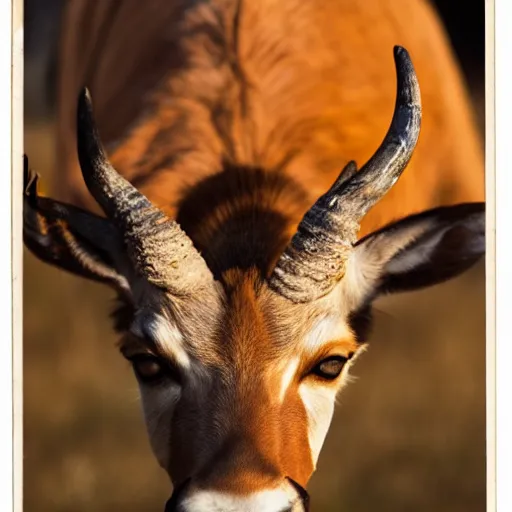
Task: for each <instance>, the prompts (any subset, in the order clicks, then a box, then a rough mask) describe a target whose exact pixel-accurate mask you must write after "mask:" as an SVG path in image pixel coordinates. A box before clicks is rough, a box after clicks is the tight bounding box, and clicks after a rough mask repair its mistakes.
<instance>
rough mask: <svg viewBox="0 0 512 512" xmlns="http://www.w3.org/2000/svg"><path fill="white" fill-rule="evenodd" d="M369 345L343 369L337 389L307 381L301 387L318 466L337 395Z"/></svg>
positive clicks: (310, 437) (311, 443) (313, 455)
mask: <svg viewBox="0 0 512 512" xmlns="http://www.w3.org/2000/svg"><path fill="white" fill-rule="evenodd" d="M366 348H367V345H361V346H360V347H359V348H358V349H357V351H356V352H355V354H354V356H353V357H352V358H351V359H350V360H349V361H347V363H346V364H345V366H344V367H343V370H342V373H341V376H340V381H339V382H340V383H339V385H338V386H337V387H332V386H323V385H322V384H320V383H318V382H311V381H308V380H305V381H304V382H303V383H302V384H301V385H300V387H299V395H300V397H301V399H302V403H303V404H304V407H305V409H306V413H307V415H308V438H309V447H310V449H311V459H312V460H313V464H315V466H316V462H317V460H318V456H319V455H320V450H321V449H322V446H323V444H324V441H325V436H326V435H327V432H328V430H329V426H330V425H331V421H332V416H333V413H334V406H335V403H336V395H337V393H338V392H339V391H340V390H341V388H343V386H344V385H345V384H347V383H348V382H350V380H351V376H350V375H349V370H350V368H351V366H352V365H353V363H354V361H355V360H356V359H357V358H358V357H359V356H360V355H361V354H362V353H363V352H364V351H365V350H366Z"/></svg>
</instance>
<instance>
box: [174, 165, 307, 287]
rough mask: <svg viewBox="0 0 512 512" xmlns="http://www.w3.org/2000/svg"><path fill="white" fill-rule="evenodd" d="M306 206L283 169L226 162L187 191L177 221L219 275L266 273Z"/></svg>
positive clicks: (304, 200)
mask: <svg viewBox="0 0 512 512" xmlns="http://www.w3.org/2000/svg"><path fill="white" fill-rule="evenodd" d="M308 204H309V201H308V198H307V195H306V193H305V192H304V190H303V189H302V188H301V187H300V185H299V184H298V183H296V182H294V181H293V180H291V179H290V178H289V177H288V176H286V175H285V174H284V173H280V172H269V171H263V170H261V169H258V168H251V167H236V166H226V167H225V168H224V170H223V171H222V172H220V173H218V174H214V175H212V176H209V177H208V178H206V179H204V180H202V181H200V182H199V183H197V184H196V185H194V186H193V187H192V188H190V189H189V190H188V191H187V192H186V193H185V194H184V195H183V199H182V200H181V201H180V204H179V206H178V210H177V221H178V222H179V224H180V225H181V226H182V228H183V229H184V230H185V231H186V232H187V234H188V235H189V236H190V237H191V238H192V240H193V241H194V243H195V245H196V246H197V247H198V249H199V250H200V251H201V252H202V254H203V257H204V258H205V260H206V262H207V263H208V265H209V267H210V269H211V270H212V272H213V273H214V274H215V275H216V277H218V278H221V277H222V274H223V273H224V272H225V271H227V270H228V269H230V268H239V269H249V268H256V269H258V270H259V271H260V272H261V274H262V275H267V274H268V273H269V271H270V270H271V269H272V268H273V265H274V263H275V261H276V259H277V258H278V256H279V255H280V254H281V252H282V251H283V250H284V247H285V245H286V244H287V243H288V241H289V240H290V238H291V236H292V235H293V232H294V231H295V229H296V226H297V224H298V223H299V222H300V220H301V218H302V215H303V214H304V212H305V211H306V209H307V207H308Z"/></svg>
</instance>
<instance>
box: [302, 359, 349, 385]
mask: <svg viewBox="0 0 512 512" xmlns="http://www.w3.org/2000/svg"><path fill="white" fill-rule="evenodd" d="M346 362H347V358H346V357H342V356H331V357H328V358H326V359H324V360H323V361H320V363H318V364H317V365H316V366H315V367H314V368H313V370H312V372H311V373H313V374H314V375H317V376H318V377H320V378H322V379H326V380H334V379H336V378H337V377H338V376H339V375H340V373H341V370H343V367H344V366H345V363H346Z"/></svg>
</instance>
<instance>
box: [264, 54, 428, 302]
mask: <svg viewBox="0 0 512 512" xmlns="http://www.w3.org/2000/svg"><path fill="white" fill-rule="evenodd" d="M394 57H395V66H396V74H397V97H396V104H395V111H394V114H393V119H392V121H391V126H390V127H389V130H388V132H387V134H386V137H385V138H384V140H383V142H382V144H381V145H380V147H379V149H377V151H376V152H375V154H374V155H373V156H372V157H371V158H370V160H369V161H368V163H367V164H366V165H365V166H364V167H363V168H362V169H361V170H360V171H359V172H355V169H354V165H353V164H352V163H351V164H349V166H351V167H350V168H348V167H349V166H347V167H346V168H345V169H344V170H343V171H342V172H341V174H340V176H339V177H338V179H337V180H336V181H335V183H334V184H333V185H332V187H331V188H330V189H329V190H328V192H327V193H325V194H324V195H323V196H322V197H320V199H318V201H317V202H316V203H315V204H314V205H313V206H312V207H311V209H310V210H309V211H308V212H307V213H306V215H305V216H304V218H303V219H302V221H301V223H300V224H299V227H298V230H297V232H296V234H295V236H294V237H293V239H292V240H291V242H290V244H289V245H288V247H287V248H286V250H285V252H284V253H283V254H282V256H281V257H280V259H279V261H278V262H277V265H276V267H275V269H274V271H273V273H272V275H271V276H270V279H269V285H270V287H271V288H273V289H274V290H275V291H277V292H278V293H279V294H281V295H283V296H285V297H286V298H288V299H290V300H292V301H294V302H309V301H311V300H315V299H317V298H320V297H322V296H324V295H326V294H327V293H328V292H329V291H331V290H332V288H334V286H335V285H336V283H337V282H338V281H339V280H340V279H341V278H342V277H343V275H344V273H345V267H346V262H347V258H348V257H349V255H350V253H351V251H352V247H353V244H354V243H355V242H356V240H357V234H358V232H359V227H360V221H361V219H362V218H363V217H364V215H365V214H366V213H367V212H368V210H369V209H370V208H371V207H372V206H373V205H374V204H375V203H377V201H379V200H380V199H381V198H382V197H383V196H384V194H386V192H387V191H388V190H389V189H390V188H391V187H392V186H393V185H394V184H395V183H396V181H397V180H398V178H399V177H400V175H401V174H402V172H403V170H404V169H405V167H406V166H407V164H408V163H409V160H410V158H411V156H412V153H413V151H414V148H415V146H416V142H417V140H418V136H419V132H420V124H421V99H420V89H419V85H418V80H417V78H416V74H415V72H414V68H413V65H412V62H411V59H410V57H409V54H408V52H407V50H405V49H404V48H402V47H400V46H395V48H394Z"/></svg>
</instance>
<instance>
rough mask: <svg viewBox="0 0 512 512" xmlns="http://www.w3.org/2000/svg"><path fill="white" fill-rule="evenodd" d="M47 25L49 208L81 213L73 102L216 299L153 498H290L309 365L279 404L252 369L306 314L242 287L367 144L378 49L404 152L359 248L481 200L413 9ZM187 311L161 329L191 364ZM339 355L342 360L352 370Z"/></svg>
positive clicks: (169, 13) (446, 70)
mask: <svg viewBox="0 0 512 512" xmlns="http://www.w3.org/2000/svg"><path fill="white" fill-rule="evenodd" d="M64 20H65V23H64V27H65V29H64V30H63V33H62V48H63V53H62V56H61V58H62V63H63V68H62V70H61V79H60V114H59V123H58V134H59V137H58V140H59V156H60V161H61V162H62V172H61V173H60V174H59V183H60V185H61V187H62V188H61V190H60V195H61V196H64V198H66V199H67V200H70V201H72V202H75V203H78V204H81V205H85V206H88V207H89V208H91V209H95V208H96V207H95V206H94V204H93V203H92V201H91V200H90V198H89V197H88V195H87V194H86V193H85V188H84V185H83V181H82V178H81V176H80V173H79V169H78V165H77V161H76V152H75V141H74V137H73V136H72V134H73V133H74V122H75V121H74V117H75V99H76V96H77V93H78V90H79V89H80V87H81V86H82V85H88V86H89V87H90V88H91V91H92V97H93V100H94V104H95V113H96V117H97V120H98V124H99V128H100V132H101V134H102V137H103V139H104V140H105V141H106V142H107V143H108V144H109V147H110V156H111V160H112V163H113V164H114V166H115V167H116V168H117V169H118V171H119V172H121V173H122V174H123V175H124V176H126V177H127V178H128V179H129V180H131V181H132V183H134V185H136V186H137V187H138V188H139V189H140V190H141V191H142V192H143V193H145V194H146V195H147V196H148V197H149V199H151V200H152V201H153V202H154V203H155V204H156V205H157V206H159V207H161V208H163V209H164V210H166V212H167V213H168V214H169V215H171V216H173V217H176V218H177V220H178V221H179V223H180V224H181V226H182V227H183V228H184V229H185V231H186V232H187V233H188V234H189V236H190V237H191V238H192V240H193V241H194V243H195V245H196V246H197V247H198V248H199V249H200V250H201V251H202V253H203V255H204V257H205V259H206V261H207V263H208V265H209V267H210V269H211V270H212V272H213V273H214V274H215V276H216V277H217V278H218V279H221V280H222V282H223V284H224V290H225V297H224V298H225V303H224V304H223V307H222V309H221V310H219V311H215V312H214V313H212V315H211V317H210V318H209V320H208V321H210V320H211V319H212V318H215V322H213V321H211V322H210V323H209V324H204V325H201V329H202V334H201V336H203V337H205V331H207V332H208V335H209V339H206V338H205V339H203V338H201V340H200V343H199V340H198V339H197V338H196V339H195V342H196V343H197V346H198V347H200V349H198V352H197V355H198V357H199V358H202V361H203V362H205V364H206V362H207V364H208V365H209V366H210V367H211V368H212V372H213V374H214V375H215V379H214V381H213V384H211V387H210V388H208V397H209V399H208V400H204V401H202V402H198V401H197V400H198V399H197V398H196V397H193V396H190V397H188V398H187V399H186V400H185V399H183V400H181V401H180V402H179V403H178V404H177V406H176V410H175V412H174V414H173V424H172V433H173V434H172V439H171V440H169V443H170V444H171V452H172V454H173V456H172V458H171V461H170V466H169V467H168V468H167V469H168V470H169V473H170V474H171V476H172V477H173V481H174V482H175V483H177V484H179V483H180V482H183V481H184V480H186V479H187V478H188V477H190V476H191V475H194V478H195V481H196V483H198V484H200V485H202V486H203V487H215V488H216V489H223V490H229V491H231V492H237V493H247V492H249V491H251V490H255V489H259V488H262V487H265V486H267V485H268V484H269V482H272V481H277V480H280V479H282V478H283V477H284V476H289V477H292V478H293V479H295V480H296V481H297V482H299V483H300V484H302V485H305V484H306V483H307V480H308V479H309V477H310V475H311V473H312V471H313V468H314V462H313V460H312V458H311V455H310V453H309V448H308V446H307V432H306V430H307V427H306V423H307V421H306V412H305V410H304V405H303V403H302V401H301V400H300V398H299V395H298V382H299V381H300V376H301V371H303V370H304V368H307V367H310V366H311V365H312V364H313V363H314V362H315V360H316V357H317V355H311V354H310V355H308V356H306V355H302V356H301V357H302V361H301V365H300V368H299V370H298V371H297V375H295V376H294V377H293V379H292V383H291V385H290V387H289V388H288V390H287V394H286V395H285V399H284V401H283V403H281V404H279V403H278V402H277V401H276V388H277V387H278V385H279V384H278V382H277V381H276V378H277V377H276V376H278V375H280V374H279V372H277V371H276V372H274V374H273V373H272V371H269V372H268V374H267V373H263V372H262V369H263V368H269V367H272V365H277V364H278V362H279V360H281V359H282V360H286V357H289V356H291V355H292V354H293V353H294V351H296V350H297V347H296V345H295V344H294V341H296V340H297V339H301V337H302V336H303V335H304V334H305V333H307V332H308V329H309V328H310V327H311V325H312V324H313V321H314V319H315V318H317V317H318V316H319V315H320V314H323V313H325V311H319V310H318V311H317V310H315V309H313V308H309V309H307V310H304V309H303V308H302V309H299V308H294V307H290V306H289V305H286V308H285V307H284V305H283V304H282V303H281V302H280V301H279V299H276V298H275V297H274V298H272V297H271V296H270V294H269V293H268V290H267V289H266V285H265V284H264V281H263V280H262V277H264V276H267V275H268V273H269V271H270V270H271V269H272V268H273V265H274V263H275V261H276V259H277V257H278V256H279V255H280V254H281V252H282V250H283V248H284V247H285V245H286V243H287V242H288V241H289V239H290V237H291V236H292V234H293V232H294V230H295V227H296V225H297V224H298V222H299V221H300V219H301V217H302V215H303V214H304V213H305V211H306V210H307V208H308V207H309V206H311V204H312V203H313V202H314V201H315V200H316V199H317V198H318V197H319V196H320V195H321V194H322V193H324V192H325V191H326V190H327V188H328V187H329V186H330V184H331V183H332V182H333V180H334V179H335V177H336V176H337V175H338V173H339V171H340V169H341V168H342V167H343V165H344V164H345V163H346V162H347V161H348V160H351V159H355V160H356V161H357V162H358V164H359V165H360V166H361V165H362V164H363V163H365V161H366V160H367V159H368V158H369V157H370V156H371V155H372V153H373V152H374V151H375V149H376V148H377V147H378V145H379V143H380V142H381V140H382V138H383V136H384V134H385V132H386V130H387V128H388V125H389V121H390V119H391V113H392V110H393V106H394V96H395V78H394V67H393V60H392V48H393V46H394V45H396V44H400V45H402V46H404V47H406V48H407V49H408V51H409V53H410V55H411V58H412V60H413V63H414V65H415V68H416V71H417V74H418V79H419V83H420V87H421V90H422V99H423V112H424V116H423V124H422V133H421V135H420V139H419V143H418V146H417V149H416V152H415V154H414V157H413V158H412V160H411V163H410V165H409V167H408V169H407V170H406V172H405V173H404V176H403V177H402V178H401V180H400V181H399V182H398V183H397V185H396V186H395V187H394V188H393V189H392V191H391V192H390V193H389V194H388V195H387V196H386V197H385V198H384V199H383V200H382V201H381V202H380V203H379V204H378V205H377V206H376V207H375V208H374V209H373V210H372V211H371V212H370V213H369V215H368V216H367V217H366V219H365V220H364V223H363V226H362V229H361V235H364V234H367V233H369V232H371V231H373V230H375V229H377V228H379V227H381V226H382V225H384V224H386V223H388V222H389V221H391V220H394V219H396V218H399V217H402V216H405V215H407V214H410V213H413V212H417V211H421V210H425V209H427V208H432V207H435V206H438V205H440V204H451V203H456V202H460V201H478V200H482V199H483V160H482V152H481V147H480V144H481V142H480V140H479V139H478V137H477V133H476V129H475V126H474V124H473V120H472V117H471V112H470V107H469V105H468V100H467V96H466V92H465V90H464V88H463V84H462V80H461V76H460V72H459V70H458V69H457V67H456V65H455V62H454V59H453V55H452V53H451V51H450V49H449V46H448V43H447V39H446V36H445V35H444V33H443V31H442V29H441V27H440V23H439V21H438V20H437V18H436V17H435V15H434V13H433V11H432V9H431V7H430V6H429V5H428V3H427V2H426V1H423V0H364V1H360V2H354V1H352V0H346V1H344V0H343V1H338V2H324V1H320V0H318V1H310V2H305V1H302V0H286V1H285V0H282V1H279V2H276V1H271V0H260V1H258V2H249V1H247V0H246V1H243V2H240V3H238V2H235V1H232V0H210V1H207V0H189V1H184V0H176V1H175V2H169V1H168V0H165V1H164V0H151V1H149V2H140V1H139V0H124V1H123V2H117V1H107V0H105V1H102V2H94V1H90V0H74V1H70V2H68V6H67V9H66V13H65V17H64ZM447 191H448V192H449V193H448V194H447ZM200 308H201V304H200V303H199V302H198V303H196V304H194V305H193V306H190V305H187V306H186V308H184V309H183V311H182V312H181V313H180V314H181V317H180V315H178V318H177V321H178V323H180V322H181V325H180V327H183V328H185V327H186V326H187V325H188V326H190V325H192V324H194V325H193V327H192V328H190V327H189V329H192V330H190V331H189V333H188V340H187V341H189V342H190V343H191V344H192V343H194V336H193V334H194V333H195V332H198V331H199V327H198V326H197V325H196V324H197V322H198V320H197V319H198V318H201V317H200V315H199V313H197V311H199V309H200ZM194 315H196V316H194ZM191 318H194V322H191V320H190V319H191ZM187 319H188V324H187ZM203 320H204V318H203ZM359 320H360V315H359V316H358V315H356V314H354V323H357V322H358V321H359ZM205 322H206V321H205ZM128 324H129V322H124V325H125V326H126V325H128ZM205 325H206V326H207V329H205ZM283 326H284V327H283ZM194 329H195V331H194ZM354 330H355V331H356V332H355V335H357V334H358V333H359V332H360V331H361V330H360V329H359V328H357V329H356V328H355V329H354ZM355 335H354V337H352V338H350V339H347V340H341V342H342V344H343V347H344V348H343V350H346V351H347V352H353V351H354V350H356V347H357V343H356V341H355ZM338 345H339V344H338ZM214 354H215V356H214ZM191 432H193V433H194V435H191ZM213 462H215V464H214V463H213Z"/></svg>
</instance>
